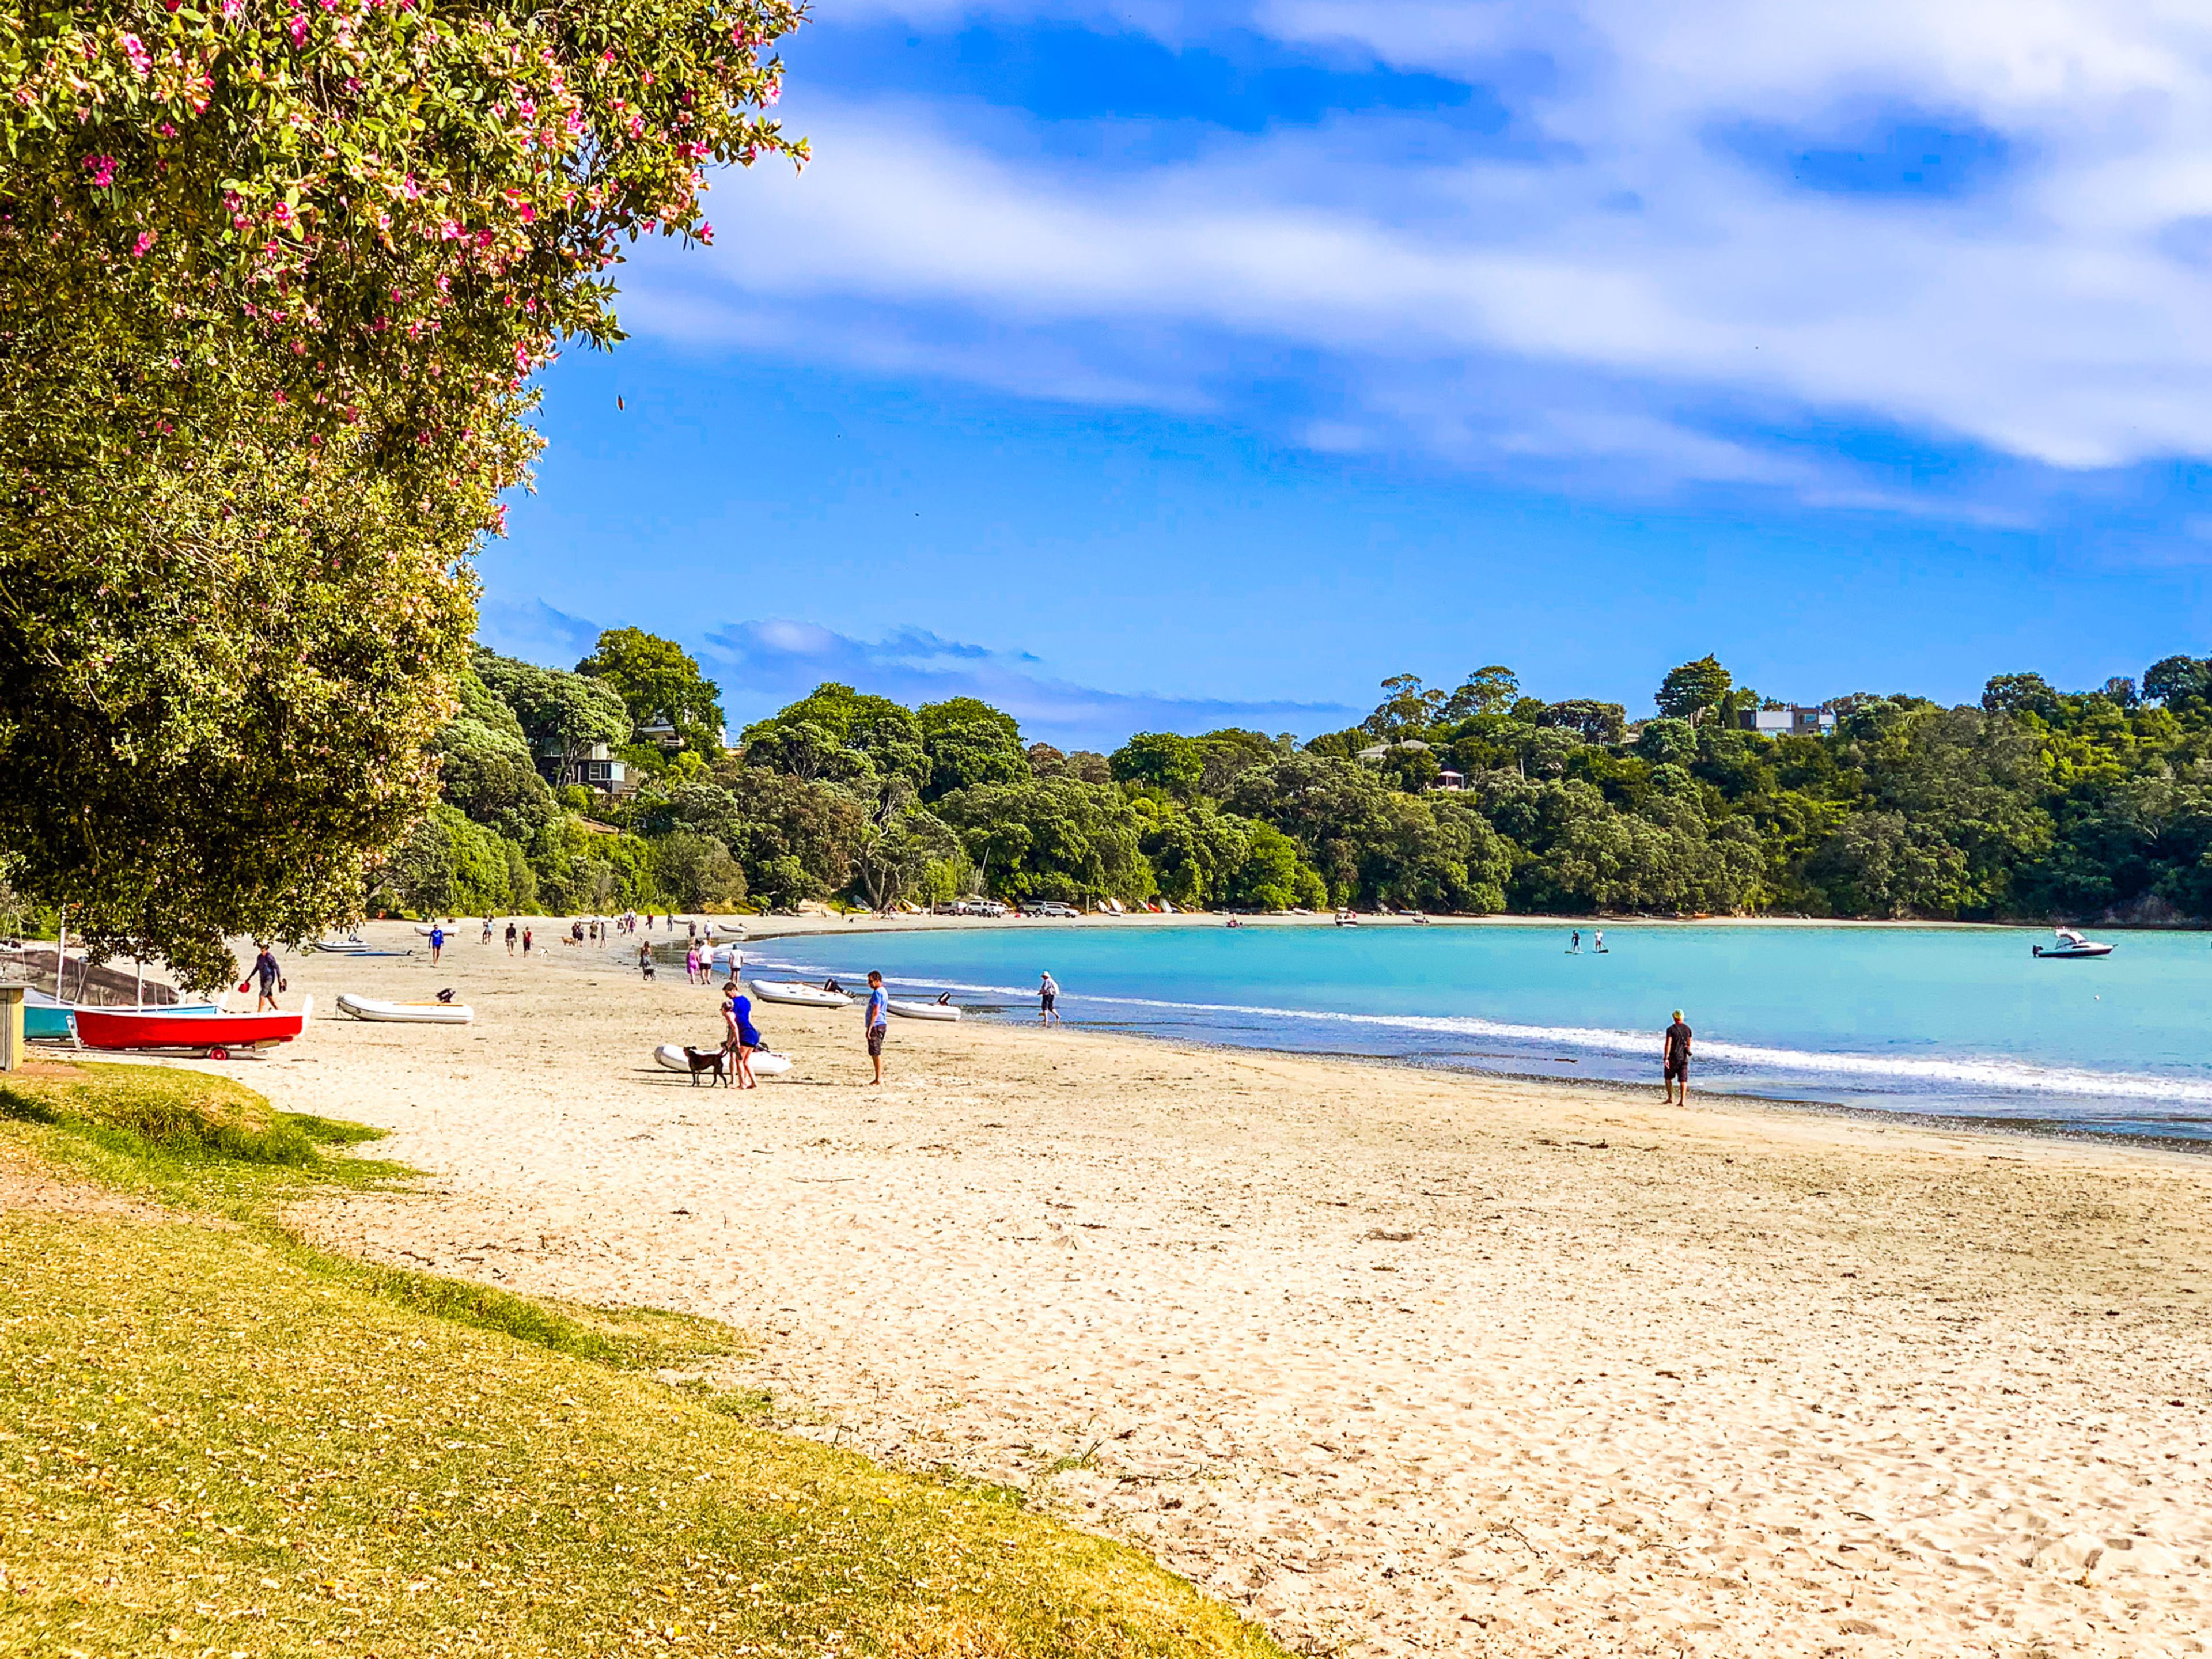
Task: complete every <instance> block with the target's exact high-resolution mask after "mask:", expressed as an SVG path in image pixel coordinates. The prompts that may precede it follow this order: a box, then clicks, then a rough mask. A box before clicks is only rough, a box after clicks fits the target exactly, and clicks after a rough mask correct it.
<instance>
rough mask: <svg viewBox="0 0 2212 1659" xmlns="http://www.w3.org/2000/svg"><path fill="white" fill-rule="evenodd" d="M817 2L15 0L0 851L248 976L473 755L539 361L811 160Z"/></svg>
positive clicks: (2, 420)
mask: <svg viewBox="0 0 2212 1659" xmlns="http://www.w3.org/2000/svg"><path fill="white" fill-rule="evenodd" d="M800 15H801V9H800V7H799V6H798V5H796V4H793V3H790V0H552V3H550V4H532V5H522V4H519V3H518V4H502V3H497V0H475V3H460V4H438V5H432V4H428V3H423V0H216V3H215V4H213V5H207V6H204V5H202V4H200V3H197V0H151V3H128V4H121V5H111V6H97V5H83V4H79V5H59V6H47V7H33V6H30V5H27V4H21V3H19V4H18V5H17V6H16V7H15V8H13V9H10V10H9V11H7V12H5V13H0V91H4V93H5V94H6V95H5V96H4V97H0V140H4V144H5V155H4V156H0V853H4V854H10V855H12V856H13V857H14V858H15V860H17V862H18V873H17V876H16V879H17V880H18V881H19V882H20V883H21V884H23V885H25V886H27V887H28V888H29V889H31V890H34V891H37V892H39V893H40V894H42V895H44V896H46V897H47V898H48V899H50V900H58V901H61V902H64V903H66V904H67V905H68V906H69V907H70V915H71V919H72V922H73V924H75V925H76V926H78V927H82V930H83V931H84V933H85V934H86V935H87V936H88V942H89V943H90V944H91V945H92V946H93V948H94V949H95V950H100V951H137V952H140V953H143V954H148V955H158V956H161V957H167V959H168V960H169V962H170V963H172V964H173V966H174V967H175V968H176V969H178V971H179V975H181V976H182V977H183V978H184V979H185V981H187V982H188V983H195V984H200V985H208V984H213V983H216V982H218V981H221V980H222V979H223V978H225V977H227V976H228V975H229V973H230V972H231V970H232V964H231V959H230V957H229V953H228V950H227V949H226V947H225V946H224V945H223V939H224V937H225V936H226V935H232V936H235V935H239V934H245V933H255V934H264V935H273V936H276V937H280V938H291V939H296V938H298V937H301V935H303V934H305V933H310V932H312V931H314V930H316V929H319V928H320V927H324V926H326V925H328V924H329V923H331V922H332V921H339V920H342V919H343V918H344V917H345V916H347V915H349V914H350V913H351V911H352V910H353V908H355V907H356V905H357V904H358V903H359V902H360V895H361V892H362V872H363V871H364V868H365V867H366V866H367V864H368V862H369V861H370V860H373V859H374V857H375V856H376V855H377V854H378V853H379V852H380V850H381V849H382V848H386V847H388V846H389V845H391V844H392V842H394V841H396V840H397V839H398V837H399V836H401V835H402V834H403V833H404V831H405V829H406V828H407V827H408V825H409V824H410V823H411V822H412V821H413V820H414V819H415V818H416V817H418V816H419V815H420V813H421V812H422V811H423V809H424V808H425V806H426V805H428V801H429V800H430V799H431V797H432V794H433V793H434V789H435V766H434V764H433V763H431V762H430V761H429V760H428V758H426V756H425V744H426V741H427V739H428V738H429V737H430V736H431V734H432V733H433V732H435V731H436V729H437V728H438V727H439V726H441V724H442V723H443V722H444V721H445V720H447V717H448V716H449V714H451V712H452V707H453V701H452V692H451V685H452V681H453V675H454V673H455V672H456V671H457V670H458V668H459V665H460V663H461V660H462V658H463V655H464V653H465V649H466V645H467V641H468V638H469V635H470V634H471V629H472V625H473V618H474V582H473V578H472V575H471V569H470V564H469V557H470V555H471V551H472V550H473V549H474V547H475V545H476V544H477V540H478V538H481V537H482V536H483V535H484V534H485V533H487V532H493V531H495V530H496V529H497V528H498V527H499V524H500V519H501V512H502V509H501V507H500V505H499V500H498V498H499V495H500V494H501V491H502V490H504V489H508V488H510V487H512V486H513V485H514V484H516V483H520V482H522V481H524V479H525V478H526V469H527V467H528V465H529V464H530V461H531V460H532V457H533V455H534V454H535V453H536V448H537V439H536V437H535V436H534V435H533V434H532V433H531V432H530V431H529V430H528V428H526V427H525V426H524V425H523V424H522V422H523V420H524V418H525V416H527V414H528V413H529V411H530V410H531V408H532V404H533V394H532V392H531V390H530V387H529V377H530V375H531V374H532V371H533V370H534V369H536V368H538V367H539V366H540V365H542V364H543V363H544V362H546V361H548V359H549V358H550V356H551V355H552V353H553V351H554V349H555V348H556V344H557V343H560V342H561V341H562V340H563V339H579V338H580V339H581V340H583V341H586V342H587V343H591V344H593V345H598V346H605V345H609V344H611V343H614V342H615V341H616V340H617V339H619V338H620V337H621V335H620V331H619V328H618V326H617V321H616V318H615V313H614V310H613V304H612V302H613V298H614V288H613V285H612V283H611V281H610V279H609V277H608V275H607V272H608V270H609V267H610V266H611V265H612V264H615V263H616V262H617V260H618V258H619V257H620V252H621V249H622V247H623V245H624V244H625V243H626V242H628V241H630V240H635V238H636V237H638V236H641V235H644V234H654V233H658V234H662V235H665V236H671V237H675V238H678V239H681V240H684V242H686V243H691V242H701V243H703V242H706V241H708V240H711V238H712V234H713V231H712V228H711V227H710V226H709V225H708V222H706V220H705V218H704V217H703V215H702V201H701V197H702V192H703V191H705V189H706V178H705V170H706V169H707V168H708V167H710V166H713V165H714V164H717V163H728V162H738V163H746V164H750V163H751V162H753V161H759V160H762V159H764V158H769V157H783V158H787V159H789V160H792V161H799V160H801V159H803V157H804V155H805V146H804V144H803V143H799V142H797V141H795V140H793V139H791V138H789V137H787V136H786V135H785V134H784V133H783V132H782V131H781V129H780V127H779V126H778V125H777V123H776V122H775V120H774V119H773V118H771V117H770V116H769V113H768V112H769V110H770V109H771V108H772V107H773V106H774V105H775V101H776V97H777V93H778V89H779V82H780V77H781V65H780V64H778V63H776V62H775V60H773V59H764V58H763V57H762V56H761V49H762V48H763V47H764V46H768V45H769V43H771V42H772V41H774V40H775V39H777V38H778V37H780V36H781V35H782V34H784V33H787V32H788V31H789V30H791V29H792V28H793V27H795V26H796V25H797V23H798V22H799V18H800Z"/></svg>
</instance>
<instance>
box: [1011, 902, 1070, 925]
mask: <svg viewBox="0 0 2212 1659" xmlns="http://www.w3.org/2000/svg"><path fill="white" fill-rule="evenodd" d="M1022 913H1023V914H1024V915H1031V916H1050V917H1052V918H1053V919H1054V920H1055V921H1073V920H1074V919H1075V917H1076V915H1078V914H1079V913H1078V912H1077V910H1076V908H1075V907H1074V906H1073V905H1072V904H1068V903H1066V902H1062V901H1061V900H1059V899H1032V900H1030V902H1028V903H1027V904H1025V905H1024V906H1023V907H1022Z"/></svg>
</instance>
